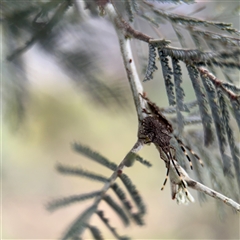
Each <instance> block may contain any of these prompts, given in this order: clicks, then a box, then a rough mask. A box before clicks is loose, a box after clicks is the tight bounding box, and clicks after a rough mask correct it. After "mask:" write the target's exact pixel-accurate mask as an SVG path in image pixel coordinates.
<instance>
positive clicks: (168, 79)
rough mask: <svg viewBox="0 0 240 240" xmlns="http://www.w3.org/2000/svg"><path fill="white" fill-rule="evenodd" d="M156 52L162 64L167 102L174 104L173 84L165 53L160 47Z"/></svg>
mask: <svg viewBox="0 0 240 240" xmlns="http://www.w3.org/2000/svg"><path fill="white" fill-rule="evenodd" d="M158 54H159V58H160V62H161V65H162V73H163V78H164V82H165V87H166V90H167V96H168V102H169V105H175V104H176V102H175V96H174V92H173V88H174V84H173V82H172V80H171V75H172V69H171V68H170V66H169V63H168V58H167V54H165V51H163V50H162V49H161V48H159V49H158Z"/></svg>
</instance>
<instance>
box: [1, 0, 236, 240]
mask: <svg viewBox="0 0 240 240" xmlns="http://www.w3.org/2000/svg"><path fill="white" fill-rule="evenodd" d="M193 2H194V1H190V0H185V1H184V0H182V1H181V0H156V1H153V2H151V1H145V0H141V1H137V0H122V1H115V0H113V1H111V4H114V7H115V9H116V11H117V14H118V17H119V20H120V19H124V20H125V21H126V22H127V23H129V26H128V25H127V28H128V29H129V28H130V27H132V26H133V27H135V23H138V21H139V19H141V20H142V21H144V22H145V24H148V26H149V29H151V27H153V28H156V27H159V29H158V30H157V31H156V32H158V31H161V37H162V36H164V37H165V39H163V40H162V39H161V40H159V39H158V38H159V36H158V37H157V38H156V39H154V36H151V37H150V39H151V41H149V42H147V43H144V44H146V45H147V44H148V49H149V54H148V61H146V65H147V69H146V74H145V77H144V78H143V79H144V81H146V80H151V79H154V74H155V73H156V72H157V70H158V67H157V66H159V67H160V68H161V70H162V75H163V79H162V80H163V81H164V83H165V88H166V95H167V97H168V100H169V105H171V106H170V107H166V108H165V109H162V110H163V113H164V114H174V117H172V118H171V120H172V123H173V124H174V126H175V125H177V126H178V134H179V135H180V136H181V137H182V138H183V139H185V142H186V143H188V144H190V145H191V147H192V148H193V149H196V152H198V154H199V155H200V157H201V158H202V160H203V161H204V162H205V165H206V167H207V169H208V172H207V171H202V170H201V169H200V168H199V164H197V162H196V164H194V168H196V177H197V178H198V179H199V180H200V181H201V182H204V183H205V182H206V184H207V183H208V182H210V183H211V184H212V186H214V187H215V189H216V190H217V191H219V192H222V193H225V194H226V195H228V194H229V196H232V197H233V198H234V199H237V198H238V197H239V187H240V160H239V158H240V153H239V149H238V143H237V142H236V136H235V134H234V133H235V131H234V128H233V123H234V121H235V123H236V125H238V127H239V128H240V96H239V94H240V89H239V86H237V84H236V83H237V82H238V80H239V79H238V76H239V69H240V62H239V57H240V50H239V43H240V39H239V31H238V30H237V29H235V28H233V27H232V24H230V23H225V22H221V21H218V22H217V21H208V20H207V19H206V20H203V19H198V18H197V17H193V16H191V14H188V15H187V14H186V15H180V14H178V13H176V12H175V10H176V9H177V8H176V7H177V6H179V5H168V4H189V3H193ZM106 3H107V1H106V2H105V1H88V0H84V4H85V7H86V8H87V9H88V10H89V13H90V16H91V17H93V18H97V20H98V21H100V18H99V17H98V9H102V10H103V9H104V5H105V4H106ZM162 3H164V4H162ZM166 6H171V8H167V7H166ZM172 6H174V8H172ZM185 6H187V5H185ZM231 7H233V8H234V4H233V6H229V5H228V4H227V5H226V10H228V9H230V8H231ZM201 9H202V8H201ZM1 10H2V15H1V23H2V25H3V29H4V30H5V35H6V36H7V39H6V42H7V43H8V44H9V43H12V44H11V45H9V46H8V47H9V49H11V51H12V52H9V55H8V60H10V61H12V63H14V67H19V66H20V62H23V58H22V55H23V54H24V53H25V52H26V51H28V50H29V49H30V48H31V47H32V46H33V45H34V44H36V43H37V44H39V45H40V46H41V47H42V49H45V51H47V52H48V54H50V55H51V56H53V57H54V58H56V59H57V60H59V59H60V62H61V67H62V69H63V70H64V71H66V72H67V73H70V75H71V76H73V78H74V79H75V80H76V81H79V79H82V76H84V78H85V79H86V80H85V82H84V89H87V90H89V91H90V92H91V94H92V95H93V96H94V98H95V99H96V100H97V102H102V103H103V104H107V102H109V101H108V99H106V98H108V97H111V98H112V99H115V102H116V103H117V104H118V106H120V105H124V104H123V102H124V101H123V100H124V98H123V97H122V96H123V94H122V92H121V91H119V89H118V88H112V86H110V84H108V83H106V82H102V81H100V79H99V77H98V75H101V74H99V73H100V71H99V69H98V65H97V64H96V61H95V54H94V51H90V50H92V49H95V48H94V47H95V46H96V45H97V44H98V42H101V41H98V37H99V36H102V35H104V34H106V33H104V34H100V35H98V36H97V37H95V35H93V36H92V35H91V34H94V33H95V32H96V31H97V29H96V28H97V27H96V24H95V25H94V24H93V25H92V26H90V25H84V24H85V17H86V15H85V14H84V11H85V10H84V9H83V8H81V7H80V5H78V1H73V0H59V1H53V0H51V1H48V2H44V1H28V2H21V3H19V2H17V1H14V2H11V1H5V2H2V3H1ZM101 12H102V13H104V11H101ZM196 12H197V11H196ZM220 20H221V18H220ZM164 24H169V25H164ZM109 25H110V24H109ZM165 26H172V28H173V32H174V34H175V35H174V36H175V39H169V38H170V37H169V34H168V32H170V28H168V27H165ZM78 27H80V28H78ZM71 28H73V29H75V31H79V30H80V29H81V33H84V34H85V33H87V34H86V36H87V40H86V41H84V42H82V41H81V43H82V44H78V46H79V49H75V51H72V52H71V51H70V52H69V51H66V50H63V49H61V47H60V42H61V41H60V39H61V38H62V37H64V36H65V35H67V34H69V32H68V31H69V29H71ZM89 29H90V30H89ZM137 30H138V31H139V32H140V29H137ZM88 31H89V32H88ZM139 32H138V33H139ZM149 32H151V31H149ZM143 33H144V32H143ZM185 33H186V34H185ZM67 36H68V35H67ZM137 36H139V35H136V36H135V38H137ZM126 37H129V36H128V34H126ZM130 37H134V36H130ZM171 38H172V36H171ZM188 38H191V40H192V41H193V43H194V44H195V45H192V42H191V40H190V41H189V39H188ZM9 40H10V41H9ZM17 40H20V41H17ZM81 40H82V39H81ZM136 40H137V41H140V40H139V39H136ZM171 40H174V41H175V42H176V40H177V42H178V43H179V44H178V43H177V44H176V46H175V44H174V41H172V43H171ZM67 41H69V39H68V38H67ZM21 42H24V44H23V45H21V44H20V43H21ZM179 45H181V48H179ZM81 46H84V47H85V48H84V49H83V48H81ZM188 46H189V47H188ZM86 49H87V51H86ZM104 50H105V51H107V50H108V46H105V47H104ZM156 51H157V52H158V55H159V60H160V63H159V61H158V59H157V58H158V57H157V56H156ZM19 59H20V60H21V61H19ZM12 63H11V64H12ZM9 64H10V63H9ZM184 69H185V70H187V72H188V75H186V76H184V75H183V72H184V71H183V70H184ZM204 69H207V71H205V70H204ZM219 70H221V71H222V73H223V78H221V77H222V75H221V74H219ZM21 71H24V68H23V67H22V66H21ZM210 72H212V73H213V74H214V75H216V76H213V75H212V74H211V73H210ZM218 75H219V76H220V77H219V76H218ZM80 76H81V77H80ZM185 78H189V80H190V81H191V84H192V92H193V95H194V96H195V97H194V99H193V101H191V102H189V103H186V102H185V100H184V95H185V89H184V88H183V83H184V81H185ZM156 80H157V79H156ZM158 80H159V79H158ZM144 84H147V82H145V83H144ZM159 91H160V90H159ZM161 94H163V93H162V92H161ZM22 95H24V94H22ZM18 101H19V102H21V96H19V98H18ZM19 106H20V108H21V111H23V110H22V109H24V106H23V104H19ZM196 124H200V125H201V128H200V129H199V128H198V129H194V130H191V131H192V132H190V131H188V126H189V125H191V126H192V127H194V126H195V125H196ZM216 139H218V148H219V152H220V154H219V153H218V151H215V149H216V146H217V144H216V142H217V141H216ZM73 149H74V150H75V151H76V152H77V153H80V154H82V155H84V156H86V157H87V158H88V159H90V160H93V161H94V162H95V163H97V164H101V165H102V166H103V167H106V168H107V169H109V170H111V171H113V172H114V171H116V170H117V164H116V163H114V162H111V161H109V160H108V159H107V158H105V157H103V156H102V155H100V154H98V153H97V152H95V151H92V150H91V149H90V148H88V147H86V146H84V145H81V144H77V143H75V144H74V145H73ZM176 149H178V150H179V151H177V154H176V156H179V162H180V164H182V166H183V167H185V168H186V169H187V167H186V166H187V164H185V163H184V160H183V161H182V160H180V159H182V155H183V153H182V152H181V149H180V147H179V146H176ZM228 152H229V153H228ZM190 155H191V154H190ZM230 155H231V157H230ZM219 156H221V158H219ZM134 157H136V160H138V161H139V162H140V163H142V164H144V165H146V166H150V165H151V164H150V163H149V162H148V161H146V160H143V159H142V158H141V157H140V156H138V155H134ZM192 158H193V159H194V156H192ZM57 170H58V171H59V172H60V173H61V174H65V175H74V176H80V177H84V178H87V179H90V180H94V181H98V182H99V183H100V184H104V185H105V186H106V185H107V184H110V186H109V190H111V191H112V193H111V194H113V195H115V196H116V197H117V198H118V200H119V201H120V204H119V203H117V202H115V200H114V198H112V197H111V196H110V195H109V194H110V192H108V195H107V194H106V192H104V191H103V190H98V191H94V192H90V193H81V194H79V195H74V196H68V197H65V198H62V199H60V200H54V201H53V202H52V203H50V204H49V205H48V207H49V209H50V210H54V209H57V208H60V207H64V206H67V205H69V204H72V203H76V202H81V201H83V200H84V201H85V200H88V199H91V200H94V203H93V204H92V205H91V206H90V207H89V208H87V209H86V210H85V211H83V213H81V214H80V215H79V216H78V217H77V219H76V220H75V221H74V222H73V223H72V224H71V225H70V227H69V228H68V230H67V231H66V232H65V234H64V236H63V239H81V235H82V233H83V231H84V230H86V229H88V230H89V231H90V232H91V233H92V236H93V237H94V239H99V240H102V239H103V236H102V234H101V230H100V229H99V228H98V227H95V226H91V225H90V224H89V221H90V218H91V216H92V215H93V214H97V215H98V216H99V218H100V219H101V220H102V221H103V223H104V224H105V225H106V227H107V228H108V229H109V230H110V231H111V232H112V234H113V236H114V237H115V238H116V239H127V238H126V237H122V236H120V235H119V234H118V233H117V231H116V230H115V229H114V228H113V227H112V225H111V224H110V223H109V221H108V219H107V218H106V217H105V216H104V214H103V212H102V211H101V210H99V209H98V204H99V203H100V202H101V201H105V202H107V204H108V205H109V206H110V207H111V208H113V209H114V210H115V212H116V214H117V215H118V216H119V217H120V219H122V220H123V222H124V224H126V225H128V224H129V223H130V222H131V221H134V222H135V223H137V224H138V225H140V226H141V225H143V224H144V219H143V217H144V215H145V213H146V206H145V204H144V202H143V199H142V197H141V195H140V194H139V192H138V191H137V188H136V186H135V185H134V184H133V183H132V180H131V178H130V177H129V176H127V175H126V174H124V173H119V176H118V178H117V179H119V180H120V181H122V183H123V184H124V186H125V188H126V189H124V188H122V187H121V186H120V185H119V184H118V183H116V182H114V183H110V182H109V179H110V178H109V176H102V175H100V174H99V173H97V172H96V173H94V172H92V171H89V170H84V169H82V168H75V167H68V166H64V165H61V164H58V166H57ZM206 172H207V173H206ZM224 174H225V175H226V178H224ZM236 179H237V182H238V187H236V186H237V185H236ZM125 192H128V194H129V195H130V196H131V199H128V197H127V195H126V193H125ZM201 196H202V195H201ZM132 203H133V204H134V205H136V207H137V209H138V211H137V212H134V211H133V208H132Z"/></svg>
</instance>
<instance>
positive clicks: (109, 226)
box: [96, 211, 130, 240]
mask: <svg viewBox="0 0 240 240" xmlns="http://www.w3.org/2000/svg"><path fill="white" fill-rule="evenodd" d="M96 214H97V215H98V216H99V218H100V219H101V220H102V221H103V223H104V224H105V225H106V227H107V228H108V229H109V230H110V231H111V233H112V234H113V236H114V237H115V238H116V239H118V240H130V238H129V237H125V236H123V237H122V236H120V235H119V234H118V233H117V231H116V229H115V228H113V227H112V226H111V225H110V223H109V221H108V219H107V218H105V217H104V214H103V211H97V212H96Z"/></svg>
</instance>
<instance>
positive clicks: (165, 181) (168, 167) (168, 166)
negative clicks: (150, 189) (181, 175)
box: [161, 163, 170, 190]
mask: <svg viewBox="0 0 240 240" xmlns="http://www.w3.org/2000/svg"><path fill="white" fill-rule="evenodd" d="M169 170H170V164H169V163H168V164H167V174H166V178H165V180H164V182H163V186H162V188H161V190H163V189H164V187H165V185H166V183H167V180H168V174H169Z"/></svg>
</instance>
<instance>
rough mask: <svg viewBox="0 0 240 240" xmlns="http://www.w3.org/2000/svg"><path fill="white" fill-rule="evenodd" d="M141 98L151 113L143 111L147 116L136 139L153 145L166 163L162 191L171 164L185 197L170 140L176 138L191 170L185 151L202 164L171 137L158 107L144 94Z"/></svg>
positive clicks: (170, 129) (169, 127) (166, 121)
mask: <svg viewBox="0 0 240 240" xmlns="http://www.w3.org/2000/svg"><path fill="white" fill-rule="evenodd" d="M141 97H142V98H143V99H145V100H146V101H147V103H148V108H149V110H150V111H151V112H148V111H147V110H146V109H144V110H143V111H144V112H145V113H147V114H148V115H149V116H147V117H146V118H144V119H143V120H142V122H141V126H140V128H139V133H138V137H139V139H143V140H144V142H145V143H146V144H147V143H153V144H154V145H155V146H156V148H157V149H158V151H159V153H160V157H161V159H163V160H164V162H165V163H166V168H167V174H166V178H165V181H164V183H163V187H162V190H163V188H164V186H165V185H166V182H167V179H168V174H169V169H170V164H171V163H172V164H173V166H174V168H175V170H176V172H177V174H178V176H179V178H180V180H181V182H182V185H183V187H184V190H185V193H186V195H187V189H186V184H185V183H184V181H183V180H182V177H181V174H180V173H179V171H178V169H177V168H176V166H175V162H174V161H177V159H176V158H175V149H174V147H173V146H171V143H170V140H171V139H172V138H173V137H175V138H176V140H177V141H178V143H179V145H180V147H181V149H182V151H183V152H184V154H185V156H186V157H187V159H188V161H189V164H190V167H191V169H192V162H191V159H190V157H189V156H188V153H187V151H186V149H187V150H188V151H189V152H191V153H192V154H193V155H194V156H195V157H196V158H197V159H198V161H199V162H200V163H201V164H202V161H201V159H200V158H199V157H198V156H197V155H196V154H195V153H194V152H193V151H192V150H191V149H190V148H189V147H187V146H185V145H184V144H183V142H182V141H181V140H180V139H179V138H177V137H176V136H174V135H173V127H172V125H171V123H170V122H169V121H168V120H167V119H166V117H165V116H164V115H163V114H162V113H161V110H160V109H159V107H158V106H157V105H156V104H155V103H153V102H151V101H150V100H149V99H148V98H147V97H146V95H145V94H144V95H142V94H141Z"/></svg>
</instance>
